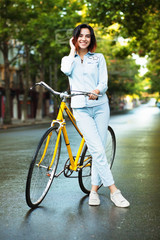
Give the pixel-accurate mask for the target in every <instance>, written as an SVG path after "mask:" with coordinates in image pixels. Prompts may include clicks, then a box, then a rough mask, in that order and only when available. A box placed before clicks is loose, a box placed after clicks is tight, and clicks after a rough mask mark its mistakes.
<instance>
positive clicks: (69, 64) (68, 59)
mask: <svg viewBox="0 0 160 240" xmlns="http://www.w3.org/2000/svg"><path fill="white" fill-rule="evenodd" d="M73 62H74V57H72V56H65V57H63V58H62V60H61V71H62V72H63V73H64V74H66V75H67V76H69V75H70V74H71V72H72V69H73Z"/></svg>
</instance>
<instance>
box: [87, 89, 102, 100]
mask: <svg viewBox="0 0 160 240" xmlns="http://www.w3.org/2000/svg"><path fill="white" fill-rule="evenodd" d="M92 93H95V94H99V93H100V91H99V90H98V89H95V90H93V91H92ZM97 99H98V97H97V96H96V95H94V94H90V95H89V100H97Z"/></svg>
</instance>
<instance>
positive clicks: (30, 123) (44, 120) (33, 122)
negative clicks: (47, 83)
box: [0, 109, 130, 130]
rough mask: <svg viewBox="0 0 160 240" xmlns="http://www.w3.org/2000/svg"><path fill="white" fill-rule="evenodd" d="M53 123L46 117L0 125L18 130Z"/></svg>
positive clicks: (112, 113) (3, 127)
mask: <svg viewBox="0 0 160 240" xmlns="http://www.w3.org/2000/svg"><path fill="white" fill-rule="evenodd" d="M129 111H130V110H127V109H126V110H111V113H110V115H111V116H112V115H118V114H125V113H127V112H129ZM51 121H52V118H50V117H45V118H42V120H36V119H33V118H32V119H31V118H29V119H27V120H26V121H25V122H24V121H22V120H21V119H12V124H8V125H7V124H2V123H0V130H2V129H9V128H17V127H25V126H33V125H41V124H47V123H48V124H50V123H51Z"/></svg>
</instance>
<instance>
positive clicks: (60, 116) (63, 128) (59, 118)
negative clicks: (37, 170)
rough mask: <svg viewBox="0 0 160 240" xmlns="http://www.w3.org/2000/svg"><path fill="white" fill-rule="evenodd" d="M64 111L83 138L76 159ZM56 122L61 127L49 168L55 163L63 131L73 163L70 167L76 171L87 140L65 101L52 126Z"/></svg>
mask: <svg viewBox="0 0 160 240" xmlns="http://www.w3.org/2000/svg"><path fill="white" fill-rule="evenodd" d="M64 111H65V112H66V114H67V115H68V117H69V119H70V121H71V122H72V124H73V125H74V127H75V128H76V130H77V131H78V133H79V134H80V136H81V137H82V140H81V143H80V146H79V149H78V152H77V155H76V158H75V159H74V158H73V154H72V150H71V146H70V142H69V138H68V134H67V130H66V126H65V125H66V123H65V120H64V118H63V112H64ZM56 123H58V124H59V129H58V130H59V131H58V135H57V141H56V145H55V149H54V153H53V157H52V161H51V163H50V166H49V169H51V167H52V165H53V163H54V160H55V156H56V153H57V150H58V145H59V141H60V136H61V132H63V136H64V140H65V144H66V147H67V151H68V155H69V159H70V163H71V165H70V169H71V170H73V171H76V170H77V167H80V166H79V164H78V161H79V158H80V155H81V152H82V149H83V146H84V143H85V140H84V137H83V135H82V134H81V132H80V130H79V129H78V127H77V125H76V123H75V118H74V116H73V114H72V113H71V111H70V110H69V108H68V107H67V106H66V103H65V102H64V101H62V102H61V105H60V108H59V112H58V116H57V119H56V120H53V121H52V124H51V126H54V125H55V124H56ZM51 135H52V132H51V133H50V134H49V135H48V138H47V142H46V145H45V148H44V152H43V155H42V157H41V159H40V162H39V164H38V166H40V164H41V162H42V161H43V159H44V157H45V154H46V152H47V148H48V145H49V141H50V138H51Z"/></svg>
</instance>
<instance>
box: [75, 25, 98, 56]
mask: <svg viewBox="0 0 160 240" xmlns="http://www.w3.org/2000/svg"><path fill="white" fill-rule="evenodd" d="M82 28H88V29H89V31H90V33H91V43H90V45H89V47H88V51H90V52H94V51H95V49H96V47H97V43H96V38H95V35H94V31H93V28H92V27H91V26H90V25H88V24H84V23H83V24H80V25H78V26H77V27H76V28H75V29H74V30H73V37H74V39H73V43H74V45H75V47H76V50H77V51H78V43H77V39H78V37H79V35H80V32H81V29H82Z"/></svg>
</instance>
